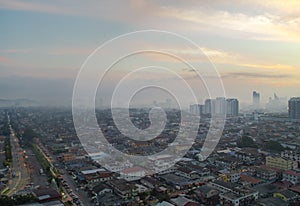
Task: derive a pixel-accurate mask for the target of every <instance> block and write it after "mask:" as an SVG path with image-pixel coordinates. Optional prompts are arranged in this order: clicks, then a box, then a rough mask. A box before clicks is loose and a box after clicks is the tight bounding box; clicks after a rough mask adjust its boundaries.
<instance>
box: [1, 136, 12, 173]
mask: <svg viewBox="0 0 300 206" xmlns="http://www.w3.org/2000/svg"><path fill="white" fill-rule="evenodd" d="M4 150H5V160H4V161H3V165H4V166H5V167H6V166H10V164H11V163H12V154H11V145H10V138H9V136H7V137H6V138H5V142H4Z"/></svg>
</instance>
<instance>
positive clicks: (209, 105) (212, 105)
mask: <svg viewBox="0 0 300 206" xmlns="http://www.w3.org/2000/svg"><path fill="white" fill-rule="evenodd" d="M204 111H205V114H211V115H213V114H215V113H216V100H215V99H207V100H205V105H204Z"/></svg>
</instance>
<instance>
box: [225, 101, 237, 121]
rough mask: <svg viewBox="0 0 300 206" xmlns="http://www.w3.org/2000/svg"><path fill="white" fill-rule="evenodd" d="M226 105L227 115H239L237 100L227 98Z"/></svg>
mask: <svg viewBox="0 0 300 206" xmlns="http://www.w3.org/2000/svg"><path fill="white" fill-rule="evenodd" d="M226 107H227V108H226V114H227V116H231V117H235V116H238V115H239V100H237V99H227V100H226Z"/></svg>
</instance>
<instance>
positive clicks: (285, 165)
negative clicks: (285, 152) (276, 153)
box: [266, 156, 294, 170]
mask: <svg viewBox="0 0 300 206" xmlns="http://www.w3.org/2000/svg"><path fill="white" fill-rule="evenodd" d="M266 165H267V166H269V167H274V168H277V169H281V170H291V169H293V168H294V162H293V161H292V160H290V159H287V158H285V157H272V156H267V157H266Z"/></svg>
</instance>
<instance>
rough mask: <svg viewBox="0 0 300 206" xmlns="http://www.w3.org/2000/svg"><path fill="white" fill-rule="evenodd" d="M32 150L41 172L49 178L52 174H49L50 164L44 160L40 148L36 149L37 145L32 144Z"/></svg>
mask: <svg viewBox="0 0 300 206" xmlns="http://www.w3.org/2000/svg"><path fill="white" fill-rule="evenodd" d="M32 150H33V152H34V154H35V155H36V157H37V159H38V161H39V163H40V164H41V166H42V168H43V170H44V171H45V172H46V174H47V176H49V177H51V176H52V174H51V172H50V167H51V165H50V163H49V162H48V160H47V159H46V157H45V156H44V153H43V152H42V151H41V150H40V148H39V147H38V145H37V144H32Z"/></svg>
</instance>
